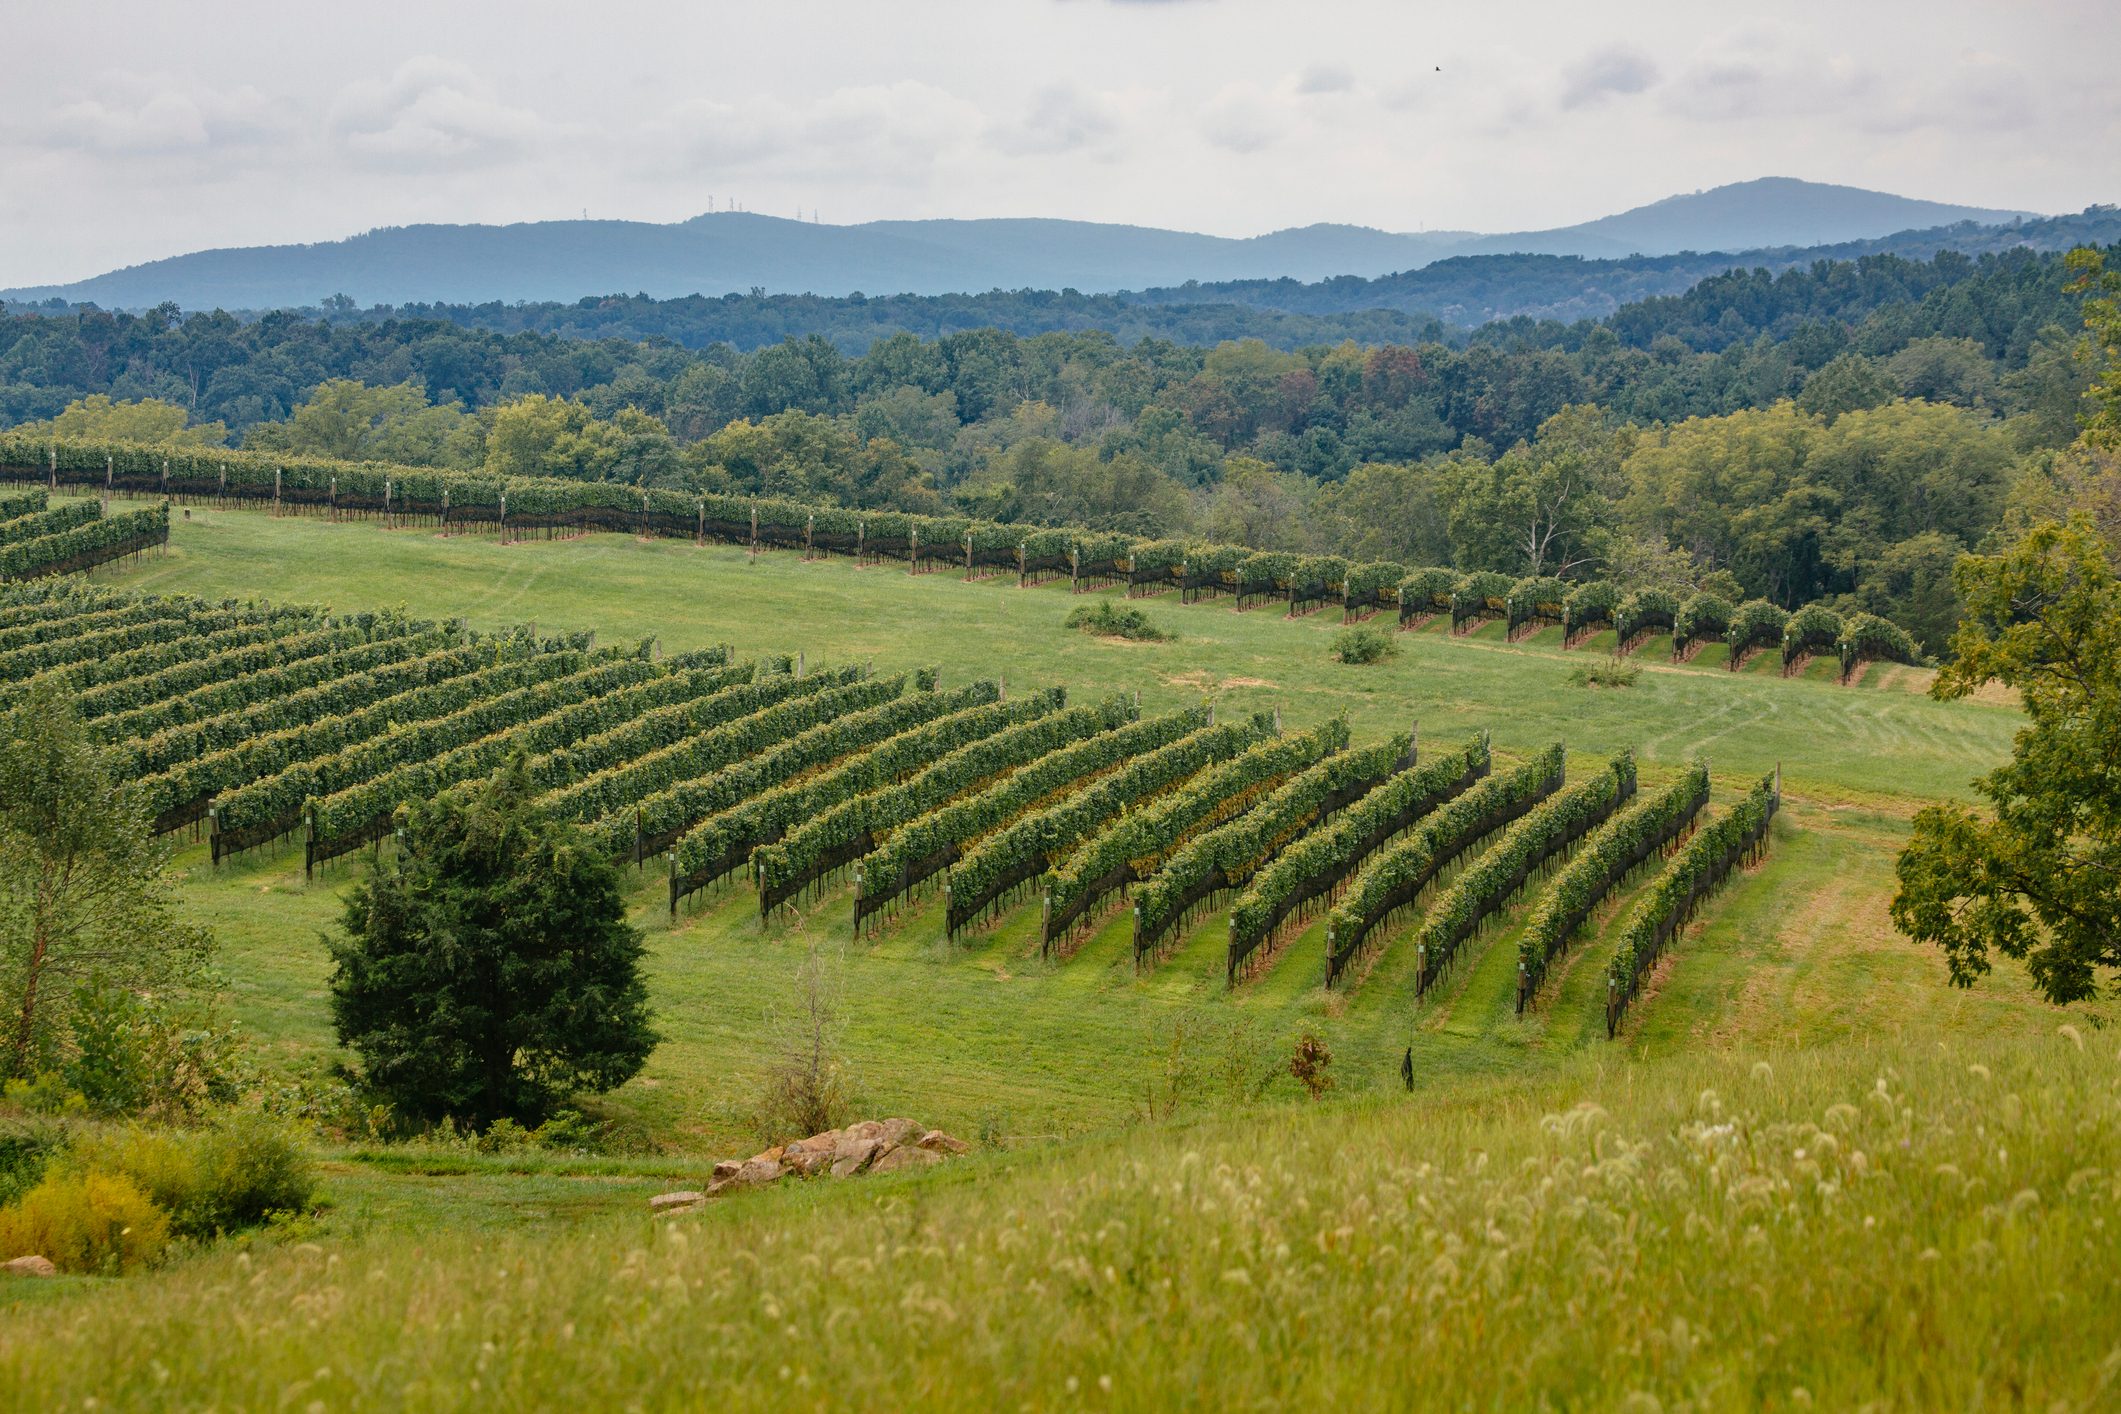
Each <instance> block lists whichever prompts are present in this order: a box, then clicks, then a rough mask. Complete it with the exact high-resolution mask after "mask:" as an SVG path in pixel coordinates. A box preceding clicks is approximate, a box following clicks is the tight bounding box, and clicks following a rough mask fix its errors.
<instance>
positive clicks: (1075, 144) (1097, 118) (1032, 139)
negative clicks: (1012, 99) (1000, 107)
mask: <svg viewBox="0 0 2121 1414" xmlns="http://www.w3.org/2000/svg"><path fill="white" fill-rule="evenodd" d="M1119 123H1120V120H1119V116H1118V115H1117V114H1116V113H1115V112H1114V110H1113V104H1112V103H1111V101H1110V100H1109V99H1107V98H1106V97H1104V96H1103V95H1097V94H1084V93H1082V92H1079V91H1078V90H1076V89H1074V88H1071V87H1066V86H1061V85H1055V86H1052V87H1048V88H1042V89H1040V90H1039V91H1038V92H1037V93H1035V94H1033V95H1032V96H1031V104H1030V107H1029V108H1028V109H1026V110H1025V112H1024V115H1023V116H1022V117H1021V118H1020V119H1017V120H1016V121H1013V122H1007V123H999V124H996V125H994V127H993V128H992V130H991V136H992V138H993V141H994V145H995V146H996V147H998V148H1000V149H1001V150H1002V151H1003V152H1006V153H1008V154H1010V155H1011V156H1023V157H1028V156H1043V155H1051V154H1055V153H1063V152H1081V151H1086V150H1087V151H1103V150H1105V149H1107V148H1109V147H1110V145H1111V140H1112V138H1113V136H1114V135H1115V134H1116V133H1117V132H1118V131H1119Z"/></svg>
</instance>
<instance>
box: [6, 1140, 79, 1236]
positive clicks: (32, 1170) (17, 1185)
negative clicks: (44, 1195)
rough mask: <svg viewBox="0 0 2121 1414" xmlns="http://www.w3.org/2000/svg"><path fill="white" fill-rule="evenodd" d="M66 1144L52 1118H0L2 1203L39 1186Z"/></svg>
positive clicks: (9, 1201)
mask: <svg viewBox="0 0 2121 1414" xmlns="http://www.w3.org/2000/svg"><path fill="white" fill-rule="evenodd" d="M65 1147H66V1129H65V1127H64V1126H63V1125H58V1124H54V1123H52V1122H50V1121H49V1120H34V1119H11V1120H0V1204H5V1203H12V1202H14V1201H15V1199H17V1198H19V1197H20V1196H21V1195H22V1194H24V1193H26V1192H28V1191H29V1190H30V1189H32V1188H34V1187H36V1186H37V1183H38V1181H39V1180H41V1179H42V1178H43V1177H44V1170H45V1168H46V1167H47V1166H48V1165H49V1164H50V1163H51V1161H52V1160H53V1159H54V1158H55V1157H57V1156H58V1154H59V1151H60V1150H61V1149H63V1148H65ZM12 1255H17V1256H19V1255H20V1254H19V1253H16V1254H12ZM5 1260H7V1259H6V1258H5V1257H0V1261H5Z"/></svg>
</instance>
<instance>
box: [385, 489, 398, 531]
mask: <svg viewBox="0 0 2121 1414" xmlns="http://www.w3.org/2000/svg"><path fill="white" fill-rule="evenodd" d="M395 486H396V483H395V482H394V481H393V480H392V479H391V478H390V477H388V476H386V477H384V478H383V528H384V529H385V530H396V529H397V528H398V520H397V517H396V516H394V515H392V514H391V513H390V493H391V491H392V490H393V489H394V488H395Z"/></svg>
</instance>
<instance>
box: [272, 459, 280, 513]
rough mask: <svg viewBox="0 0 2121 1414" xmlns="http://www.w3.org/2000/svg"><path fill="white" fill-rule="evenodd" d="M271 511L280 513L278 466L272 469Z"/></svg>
mask: <svg viewBox="0 0 2121 1414" xmlns="http://www.w3.org/2000/svg"><path fill="white" fill-rule="evenodd" d="M272 513H273V514H274V515H278V514H279V513H280V468H278V467H274V468H273V469H272Z"/></svg>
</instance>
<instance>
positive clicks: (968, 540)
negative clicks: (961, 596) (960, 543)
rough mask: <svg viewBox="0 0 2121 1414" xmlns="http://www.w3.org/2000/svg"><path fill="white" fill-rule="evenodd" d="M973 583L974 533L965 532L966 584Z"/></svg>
mask: <svg viewBox="0 0 2121 1414" xmlns="http://www.w3.org/2000/svg"><path fill="white" fill-rule="evenodd" d="M971 582H972V532H971V531H969V530H968V531H966V532H965V583H967V584H970V583H971Z"/></svg>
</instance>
